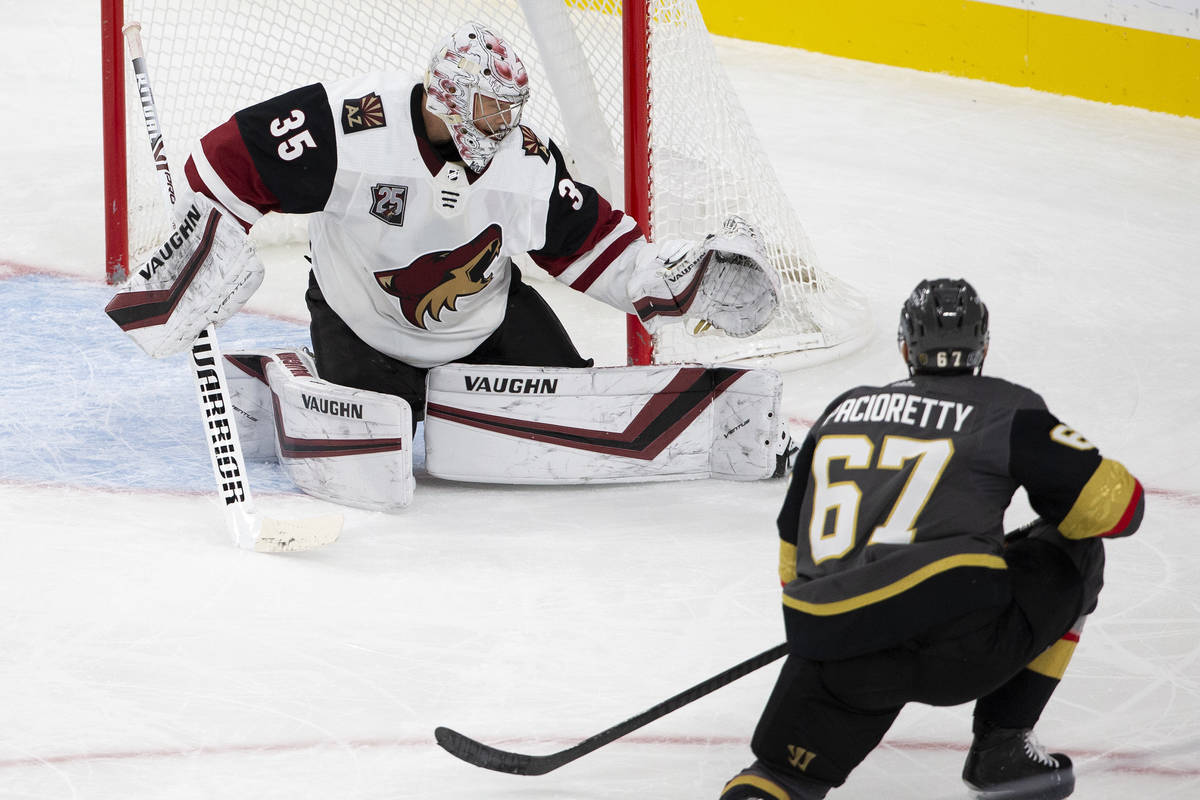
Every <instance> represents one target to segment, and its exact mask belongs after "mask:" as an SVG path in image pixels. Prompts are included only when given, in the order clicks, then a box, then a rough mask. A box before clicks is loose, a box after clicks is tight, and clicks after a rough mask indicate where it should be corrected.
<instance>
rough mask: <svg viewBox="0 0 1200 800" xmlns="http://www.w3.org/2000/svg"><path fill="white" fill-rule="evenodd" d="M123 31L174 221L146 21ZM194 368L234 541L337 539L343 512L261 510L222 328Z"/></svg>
mask: <svg viewBox="0 0 1200 800" xmlns="http://www.w3.org/2000/svg"><path fill="white" fill-rule="evenodd" d="M122 33H123V34H124V35H125V43H126V46H127V47H128V48H129V53H130V57H131V61H132V64H133V72H134V75H135V77H136V79H137V86H138V96H139V97H140V98H141V103H142V114H143V116H144V118H145V122H146V134H147V136H148V137H149V139H150V152H151V154H152V155H153V158H154V168H155V172H156V173H157V174H158V179H159V186H160V188H161V189H162V192H163V197H164V199H165V200H166V202H167V209H168V211H167V213H168V215H169V216H170V218H171V221H172V222H174V221H175V220H174V217H175V185H174V182H173V181H172V180H171V168H170V164H168V162H167V153H166V150H165V148H164V146H163V137H162V128H161V126H160V124H159V119H158V108H157V106H156V105H155V103H154V95H153V93H152V92H151V90H150V73H149V70H148V69H147V67H146V57H145V51H144V50H143V49H142V37H141V25H140V24H138V23H136V22H132V23H130V24H128V25H126V26H125V27H124V29H123V30H122ZM191 370H192V378H193V381H194V384H195V386H196V396H197V398H198V399H199V401H200V408H201V411H202V412H203V415H204V431H205V436H206V440H207V442H208V455H209V459H210V461H211V462H212V469H213V477H214V478H215V479H216V483H217V488H218V490H219V492H220V495H221V500H222V502H223V503H224V506H225V520H226V523H227V525H228V528H229V533H230V536H232V537H233V541H234V543H235V544H236V545H238V546H239V547H244V548H247V549H252V550H256V551H258V552H260V553H279V552H286V551H297V550H310V549H312V548H314V547H321V546H322V545H326V544H330V543H331V542H334V541H336V540H337V537H338V535H339V534H340V533H341V531H342V517H341V515H340V514H334V515H329V516H323V517H317V518H314V519H307V520H275V519H270V518H267V517H260V516H259V515H258V514H257V513H256V511H255V508H254V498H253V496H252V495H251V493H250V481H249V476H248V475H247V474H246V459H245V454H244V451H243V450H242V445H241V442H240V440H239V439H238V433H237V425H236V423H235V421H234V419H233V417H232V410H233V404H232V403H231V402H230V400H229V389H228V384H227V382H226V379H225V370H224V367H223V363H222V357H221V348H220V346H219V345H218V344H217V332H216V329H215V327H214V326H213V325H209V326H208V327H206V328H205V329H204V330H203V331H201V332H200V335H199V336H197V337H196V341H195V342H194V343H193V344H192V349H191Z"/></svg>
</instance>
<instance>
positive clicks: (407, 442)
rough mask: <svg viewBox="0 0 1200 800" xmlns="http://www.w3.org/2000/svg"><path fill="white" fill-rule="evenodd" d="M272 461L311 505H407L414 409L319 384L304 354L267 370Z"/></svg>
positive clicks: (290, 355) (280, 357)
mask: <svg viewBox="0 0 1200 800" xmlns="http://www.w3.org/2000/svg"><path fill="white" fill-rule="evenodd" d="M265 372H266V376H267V384H268V386H269V387H270V393H271V403H272V406H273V416H274V420H275V453H276V456H277V457H278V458H279V462H280V464H282V465H283V468H284V470H285V471H286V472H287V474H288V477H289V478H290V479H291V480H292V482H293V483H295V484H296V485H297V486H298V487H300V489H301V490H302V491H304V492H306V493H307V494H311V495H313V496H314V497H319V498H321V499H323V500H329V501H331V502H334V503H341V504H342V505H348V506H354V507H356V508H365V509H369V510H372V511H396V510H399V509H401V508H404V507H405V506H407V505H408V504H409V503H410V502H412V496H413V490H414V487H415V482H414V480H413V473H412V409H411V408H409V405H408V403H407V402H405V401H404V400H403V399H402V398H399V397H396V396H394V395H390V394H382V393H380V392H372V391H367V390H366V389H351V388H349V387H347V386H339V385H338V384H336V383H330V382H329V381H324V380H321V379H320V378H318V377H317V376H316V370H315V369H314V368H313V364H312V361H311V359H310V358H309V357H308V354H307V353H304V352H302V351H293V350H283V351H278V352H276V353H274V354H272V355H271V356H270V357H269V358H268V360H267V363H266V370H265Z"/></svg>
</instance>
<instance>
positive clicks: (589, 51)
mask: <svg viewBox="0 0 1200 800" xmlns="http://www.w3.org/2000/svg"><path fill="white" fill-rule="evenodd" d="M620 13H621V3H620V2H619V0H345V1H344V2H339V3H324V2H316V0H286V1H285V0H206V2H204V3H191V2H188V1H187V0H126V1H125V20H124V21H125V22H126V23H128V22H134V21H136V22H140V23H141V26H142V39H143V42H144V44H145V48H146V60H147V64H148V68H149V72H150V78H151V82H152V85H153V90H154V96H155V99H156V101H157V103H158V111H159V116H160V120H161V123H162V130H163V135H164V139H165V142H166V149H167V155H168V159H169V161H170V164H171V165H172V167H173V169H174V171H175V172H176V173H178V172H179V171H180V170H181V169H182V166H183V163H184V161H185V160H186V157H187V153H188V151H189V150H190V149H191V147H192V146H193V145H194V143H195V141H196V140H197V139H198V138H199V137H200V136H201V135H202V134H204V133H205V132H206V131H208V130H209V129H211V128H212V127H214V126H215V125H217V124H219V123H220V122H222V121H223V120H225V119H226V118H227V117H228V116H229V115H230V114H232V113H233V112H234V111H236V110H238V109H239V108H242V107H244V106H247V105H250V104H252V103H255V102H258V101H260V100H264V99H266V98H268V97H271V96H273V95H275V94H278V93H280V92H283V91H286V90H288V89H291V88H294V87H296V86H301V85H304V84H307V83H313V82H317V81H323V80H332V79H335V78H342V77H350V76H353V75H356V74H360V73H364V72H371V71H374V70H378V69H381V68H388V69H397V70H406V71H411V72H413V73H414V75H416V74H419V73H420V72H422V71H423V70H424V67H425V65H426V61H427V59H428V57H429V54H430V53H431V52H432V50H433V48H434V47H435V46H436V44H437V42H438V41H440V40H441V39H442V38H443V37H444V36H446V35H447V34H448V33H449V32H450V31H452V30H453V29H454V28H456V27H458V25H459V24H461V22H463V21H465V20H468V19H474V20H478V21H480V22H483V23H485V24H488V25H489V26H490V27H492V28H494V29H495V30H496V31H497V32H498V33H500V34H501V35H502V36H504V37H505V38H507V39H508V40H509V41H510V42H511V43H512V44H513V46H514V47H515V48H516V51H517V53H518V54H519V55H520V57H521V59H522V61H524V63H525V65H526V68H527V69H528V70H529V73H530V79H531V86H532V88H533V96H532V98H531V101H530V104H529V106H528V107H527V109H526V112H525V113H526V117H525V119H526V120H527V121H529V122H530V123H531V124H533V125H534V126H535V127H537V128H538V129H539V130H540V131H542V132H544V133H545V134H547V135H549V136H550V137H552V138H553V139H554V140H555V141H556V142H558V143H559V144H560V146H562V147H563V149H564V151H566V152H567V153H568V154H569V155H570V156H571V157H572V158H573V159H574V161H575V166H574V171H575V172H576V173H577V177H579V178H580V179H581V180H583V181H585V182H590V183H592V184H594V185H596V186H597V188H599V189H600V190H601V191H602V192H603V193H604V194H605V195H606V196H607V197H608V198H609V199H610V200H612V201H613V202H614V204H615V205H622V194H623V190H622V186H623V182H622V181H623V179H622V166H621V160H620V155H619V154H620V153H622V152H623V138H624V137H623V129H622V126H623V118H624V114H623V95H622V59H621V53H622V46H621V20H620ZM650 18H651V21H652V22H651V31H650V37H649V49H648V52H649V58H648V61H649V65H650V66H649V76H650V94H651V113H650V120H651V121H650V145H651V152H652V156H651V176H652V178H651V183H652V187H650V188H648V191H649V194H650V200H651V235H652V237H653V238H662V237H686V238H694V239H700V238H703V236H704V235H706V234H708V233H711V232H714V231H717V230H719V229H720V227H721V223H722V222H723V220H724V218H725V217H726V216H728V215H729V214H731V213H737V214H740V215H742V216H743V217H745V218H747V219H749V220H751V221H752V222H753V223H754V224H755V225H756V226H758V228H759V229H760V230H761V231H762V232H763V235H764V238H765V240H766V241H767V244H768V249H769V252H770V254H771V257H772V262H773V263H774V264H775V266H776V268H777V269H778V270H779V272H780V276H781V278H782V281H783V285H784V297H783V302H782V304H781V305H782V313H781V314H780V315H779V317H778V318H777V320H776V321H774V322H772V323H771V325H769V326H768V327H767V329H766V330H765V331H763V332H762V333H760V334H758V335H756V336H753V337H749V338H746V339H731V338H729V337H726V336H722V335H716V334H701V335H691V333H690V332H689V327H690V326H668V328H667V329H666V331H665V332H664V333H662V334H660V335H659V336H657V337H655V341H654V352H655V355H654V360H655V361H656V362H659V363H665V362H671V361H728V360H735V359H746V358H756V357H774V358H776V359H777V363H779V364H780V365H783V366H786V365H787V364H786V363H785V362H782V361H778V359H779V358H780V356H781V355H782V356H784V357H789V358H788V359H787V360H789V361H791V360H795V361H798V362H800V363H803V362H805V361H816V360H823V359H824V358H828V357H829V356H830V355H832V354H835V353H837V352H840V351H843V350H846V349H848V348H850V347H853V346H855V345H856V344H857V343H859V342H861V341H862V340H864V339H865V337H866V336H867V334H868V333H869V322H868V321H867V320H868V317H867V310H866V305H865V302H864V300H863V298H862V296H861V295H860V294H859V293H858V292H856V291H854V290H852V289H850V288H849V287H848V286H846V285H845V284H844V283H843V282H841V281H839V280H837V279H836V278H834V277H833V276H831V275H829V274H827V273H825V272H824V271H823V270H821V269H820V268H819V266H818V265H817V262H816V259H815V256H814V254H813V252H812V248H811V246H810V244H809V241H808V237H807V236H806V234H805V233H804V229H803V227H802V225H801V223H800V220H799V218H798V217H797V215H796V213H795V211H794V209H792V207H791V206H790V205H789V204H788V202H787V200H786V194H785V192H784V190H783V187H782V186H781V185H780V182H779V180H778V178H777V177H776V176H775V173H774V172H773V170H772V169H771V166H770V164H769V163H768V161H767V159H766V156H765V154H764V152H763V150H762V148H761V147H760V146H759V145H758V143H757V140H756V138H755V136H754V134H753V130H752V128H751V126H750V124H749V122H748V120H747V118H746V115H745V112H744V111H743V110H742V107H741V105H740V103H739V102H738V99H737V96H736V95H735V93H734V91H733V89H732V87H731V85H730V83H729V80H728V78H727V77H726V75H725V73H724V71H723V70H722V68H721V66H720V64H719V62H718V61H717V57H716V53H715V50H714V48H713V45H712V41H711V38H710V36H709V34H708V31H707V29H706V28H705V27H704V23H703V19H702V18H701V16H700V12H699V9H698V8H697V6H696V4H695V0H651V9H650ZM126 74H127V75H129V76H130V77H129V80H128V84H127V88H126V107H127V113H128V119H127V145H128V155H127V158H126V164H125V165H124V167H123V169H124V170H125V171H126V173H127V174H128V176H129V196H130V199H129V209H128V221H129V248H130V253H131V261H132V262H133V263H137V261H138V256H139V254H141V253H144V252H145V251H147V250H149V249H150V248H152V247H153V246H154V245H156V244H157V243H158V242H159V241H161V240H162V238H164V236H165V233H166V227H165V217H166V215H165V211H164V209H163V207H162V203H161V200H160V197H159V195H160V190H159V188H158V185H157V183H156V181H155V177H154V174H153V171H152V168H151V165H150V159H149V158H147V155H146V154H147V150H146V136H145V132H144V124H143V122H142V115H141V109H140V105H139V103H138V95H137V92H136V89H135V88H134V85H133V83H132V76H131V71H130V70H128V69H126ZM106 163H110V164H111V163H112V162H111V161H106ZM273 216H276V215H270V216H269V217H268V218H267V219H264V220H263V221H262V222H260V223H259V224H258V225H257V226H255V238H256V239H259V240H260V241H261V240H272V239H286V238H299V237H303V235H304V234H303V221H302V220H300V221H299V223H297V221H296V220H291V221H288V220H287V219H286V218H279V219H271V217H273Z"/></svg>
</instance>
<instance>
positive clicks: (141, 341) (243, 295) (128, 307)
mask: <svg viewBox="0 0 1200 800" xmlns="http://www.w3.org/2000/svg"><path fill="white" fill-rule="evenodd" d="M178 208H180V209H182V211H181V213H180V214H179V216H178V217H177V219H176V225H175V229H174V230H173V231H172V232H171V235H170V236H169V237H168V238H167V240H166V241H165V242H163V243H162V244H161V245H160V246H159V247H158V249H157V250H156V251H155V252H154V255H152V256H151V257H150V260H149V261H147V262H146V263H144V264H142V265H141V266H140V267H138V268H137V269H136V270H134V271H133V272H132V273H131V274H130V276H129V280H128V281H127V282H126V284H125V286H124V287H122V289H121V291H120V292H119V293H118V294H117V295H116V296H115V297H114V298H113V299H112V300H111V301H110V302H109V304H108V305H107V306H106V307H105V309H104V311H105V313H107V314H108V316H109V317H111V318H112V320H113V322H115V323H117V324H118V325H119V326H121V330H123V331H125V332H126V333H128V334H129V335H130V336H131V337H132V338H133V340H134V341H135V342H137V344H138V346H139V347H141V348H142V349H143V350H145V351H146V353H147V354H148V355H151V356H153V357H154V358H161V357H163V356H169V355H171V354H172V353H178V352H180V351H182V350H186V349H187V348H188V347H190V346H191V345H192V342H193V341H195V339H196V336H197V335H199V333H200V331H202V330H204V328H205V327H207V326H208V325H209V324H210V323H211V324H214V325H221V324H222V323H224V322H225V321H226V320H227V319H229V318H230V317H231V316H233V314H234V312H236V311H237V310H238V309H239V308H241V307H242V306H243V305H244V304H245V303H246V301H247V300H249V299H250V296H251V295H252V294H254V291H255V290H256V289H258V287H259V284H261V283H262V279H263V265H262V261H260V260H259V258H258V254H257V253H255V252H254V247H253V245H251V243H250V240H249V239H248V238H247V237H246V234H245V232H244V231H243V230H242V228H241V226H240V225H239V224H238V223H237V222H236V221H234V220H233V219H231V218H230V217H229V216H228V215H226V214H224V213H223V212H221V211H220V210H218V209H217V208H216V207H215V206H214V205H213V203H212V201H210V200H209V199H208V198H207V197H205V196H203V195H199V194H197V195H194V196H193V197H192V198H191V199H190V200H185V201H182V202H181V203H180V204H179V206H178Z"/></svg>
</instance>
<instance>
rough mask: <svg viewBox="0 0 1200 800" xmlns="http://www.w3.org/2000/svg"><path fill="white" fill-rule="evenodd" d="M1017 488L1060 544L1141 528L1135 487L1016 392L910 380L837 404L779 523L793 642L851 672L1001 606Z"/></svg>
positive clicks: (805, 458) (967, 379)
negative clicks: (853, 663)
mask: <svg viewBox="0 0 1200 800" xmlns="http://www.w3.org/2000/svg"><path fill="white" fill-rule="evenodd" d="M1018 487H1024V489H1025V490H1026V493H1027V495H1028V498H1029V502H1030V505H1031V506H1032V507H1033V510H1034V511H1035V512H1037V513H1038V514H1039V515H1041V517H1042V518H1043V519H1045V520H1046V521H1048V522H1051V523H1053V524H1055V525H1057V527H1058V530H1059V531H1060V532H1061V533H1062V534H1063V536H1064V537H1066V538H1067V539H1085V538H1091V537H1107V536H1123V535H1128V534H1131V533H1133V532H1134V531H1135V530H1137V528H1138V526H1139V525H1140V522H1141V517H1142V513H1143V507H1144V506H1143V493H1142V487H1141V484H1140V483H1139V482H1138V481H1137V479H1136V478H1134V477H1133V476H1132V475H1131V474H1130V473H1129V472H1128V471H1126V469H1125V468H1124V467H1123V466H1122V465H1121V464H1120V463H1118V462H1116V461H1113V460H1111V459H1107V458H1103V457H1102V456H1101V455H1100V453H1099V452H1098V451H1097V449H1096V448H1095V447H1094V446H1093V445H1092V444H1091V443H1090V442H1088V441H1087V440H1086V439H1084V438H1083V437H1082V436H1081V435H1080V434H1079V433H1077V432H1075V431H1074V430H1072V429H1071V428H1069V427H1067V426H1066V425H1064V424H1063V423H1062V422H1060V421H1059V420H1058V418H1056V417H1055V416H1054V415H1053V414H1052V413H1050V411H1049V410H1048V409H1047V408H1046V404H1045V402H1044V401H1043V400H1042V398H1041V397H1040V396H1039V395H1037V394H1036V393H1034V392H1032V391H1030V390H1029V389H1026V388H1024V387H1022V386H1019V385H1017V384H1014V383H1010V382H1008V381H1004V380H1000V379H997V378H991V377H982V376H974V375H960V376H929V375H914V376H913V377H911V378H909V379H906V380H902V381H898V382H896V383H892V384H889V385H887V386H882V387H876V386H862V387H858V388H855V389H852V390H850V391H849V392H846V393H845V394H843V395H842V396H841V397H839V398H837V399H836V400H834V401H833V403H831V404H830V405H829V407H828V408H827V409H826V410H825V412H824V414H823V415H822V417H821V419H820V420H819V421H818V422H817V424H816V425H814V426H813V428H812V429H811V431H810V432H809V435H808V437H807V439H806V441H805V443H804V446H803V448H802V449H801V451H800V454H799V456H798V458H797V462H796V469H795V472H794V473H793V478H792V484H791V486H790V487H789V489H788V493H787V497H786V499H785V501H784V504H783V508H782V510H781V512H780V515H779V520H778V526H779V537H780V563H779V571H780V578H781V580H782V581H783V583H784V597H783V603H784V609H785V616H786V617H787V619H788V625H789V635H788V638H789V641H793V642H804V643H806V644H807V646H808V647H811V648H812V650H811V652H809V653H807V654H806V655H808V656H809V657H812V658H821V659H828V658H846V657H851V656H853V655H857V654H859V653H862V652H868V651H876V650H880V649H885V648H887V647H891V646H895V645H897V644H899V643H900V642H903V641H904V640H906V639H910V638H912V637H914V636H918V635H920V634H921V633H922V632H923V631H927V630H930V629H933V628H935V627H937V626H939V625H942V624H946V623H950V622H952V621H954V620H957V619H960V618H963V617H966V616H968V615H971V614H973V613H982V614H986V613H988V610H989V609H997V608H999V607H1001V606H1003V605H1005V604H1007V602H1008V601H1009V597H1010V594H1009V584H1008V577H1007V573H1006V564H1005V561H1004V558H1003V553H1004V537H1005V534H1004V511H1005V509H1006V508H1007V507H1008V505H1009V502H1010V500H1011V499H1012V496H1013V494H1014V493H1015V492H1016V490H1017V488H1018ZM793 634H795V635H793ZM802 655H804V654H803V653H802Z"/></svg>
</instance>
